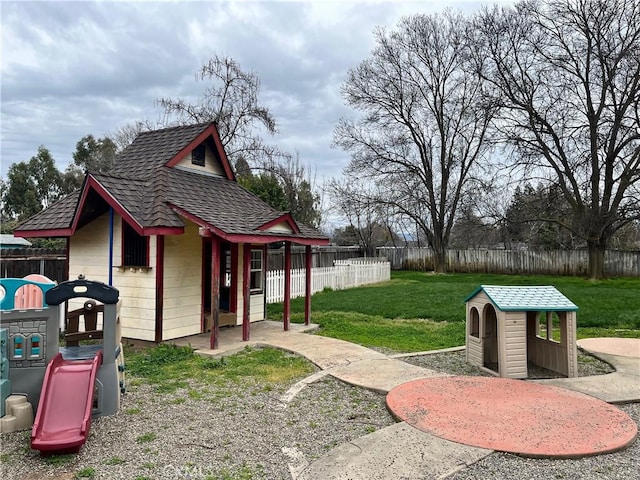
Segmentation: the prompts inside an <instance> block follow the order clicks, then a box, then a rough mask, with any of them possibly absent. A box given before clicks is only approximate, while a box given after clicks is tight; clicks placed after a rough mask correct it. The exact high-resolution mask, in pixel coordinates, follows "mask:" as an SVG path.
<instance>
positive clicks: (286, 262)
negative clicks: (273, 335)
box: [282, 242, 291, 331]
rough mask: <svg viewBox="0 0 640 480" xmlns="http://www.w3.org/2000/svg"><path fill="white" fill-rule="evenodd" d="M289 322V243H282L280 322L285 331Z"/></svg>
mask: <svg viewBox="0 0 640 480" xmlns="http://www.w3.org/2000/svg"><path fill="white" fill-rule="evenodd" d="M289 320H291V242H284V312H283V318H282V321H283V323H284V329H285V331H287V330H289Z"/></svg>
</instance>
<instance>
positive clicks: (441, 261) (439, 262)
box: [433, 248, 447, 273]
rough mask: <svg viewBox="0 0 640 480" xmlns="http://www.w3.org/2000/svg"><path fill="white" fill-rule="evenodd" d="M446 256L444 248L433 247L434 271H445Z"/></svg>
mask: <svg viewBox="0 0 640 480" xmlns="http://www.w3.org/2000/svg"><path fill="white" fill-rule="evenodd" d="M446 258H447V254H446V251H445V249H444V248H434V249H433V270H434V271H435V272H436V273H446V271H447V265H446Z"/></svg>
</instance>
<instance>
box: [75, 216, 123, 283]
mask: <svg viewBox="0 0 640 480" xmlns="http://www.w3.org/2000/svg"><path fill="white" fill-rule="evenodd" d="M108 254H109V214H105V215H102V216H101V217H99V218H97V219H96V220H94V221H93V222H91V223H89V224H88V225H85V226H84V227H82V228H80V229H78V230H77V231H76V233H75V235H74V236H73V237H71V239H70V241H69V279H71V280H75V279H77V278H78V275H80V274H82V275H84V276H85V278H86V279H87V280H95V281H98V282H104V283H107V282H108V280H109V257H108ZM118 254H119V253H118Z"/></svg>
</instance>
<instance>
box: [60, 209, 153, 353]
mask: <svg viewBox="0 0 640 480" xmlns="http://www.w3.org/2000/svg"><path fill="white" fill-rule="evenodd" d="M113 223H114V225H113V226H114V231H113V262H112V263H113V270H112V273H113V286H114V287H116V288H117V289H118V290H119V292H120V301H121V302H122V309H121V317H120V320H121V326H122V336H123V337H128V338H137V339H140V340H149V341H152V340H153V338H154V326H155V313H154V311H155V281H154V278H155V277H154V275H155V273H154V267H155V248H156V242H155V237H152V238H151V239H150V242H149V258H150V265H149V267H148V268H133V269H132V268H123V267H120V266H119V265H120V263H121V258H122V250H121V249H122V222H121V218H120V216H119V215H114V222H113ZM80 274H83V275H84V276H85V278H86V279H88V280H95V281H99V282H103V283H109V214H108V213H107V214H104V215H102V216H100V217H99V218H97V219H96V220H94V221H93V222H91V223H89V224H88V225H86V226H84V227H83V228H81V229H78V230H77V231H76V233H75V235H74V236H73V237H71V239H70V242H69V278H70V279H76V278H78V275H80ZM83 303H84V299H81V298H78V299H73V300H71V301H69V309H75V308H79V307H81V306H82V304H83Z"/></svg>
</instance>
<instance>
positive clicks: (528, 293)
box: [464, 285, 578, 312]
mask: <svg viewBox="0 0 640 480" xmlns="http://www.w3.org/2000/svg"><path fill="white" fill-rule="evenodd" d="M481 291H482V292H484V293H485V294H486V295H487V296H488V297H489V298H490V299H491V301H492V302H493V303H494V305H495V306H496V307H498V309H499V310H502V311H503V312H510V311H511V312H512V311H525V310H536V311H554V312H575V311H576V310H578V306H577V305H575V304H574V303H573V302H572V301H571V300H569V299H568V298H567V297H565V296H564V295H563V294H562V293H560V292H559V291H558V290H557V289H556V288H555V287H553V286H551V285H540V286H506V285H480V286H479V287H478V288H476V289H475V290H474V291H473V293H472V294H471V295H469V296H468V297H467V298H466V299H465V300H464V301H465V302H468V301H469V300H471V299H472V298H473V297H475V296H476V295H477V294H478V293H479V292H481Z"/></svg>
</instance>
